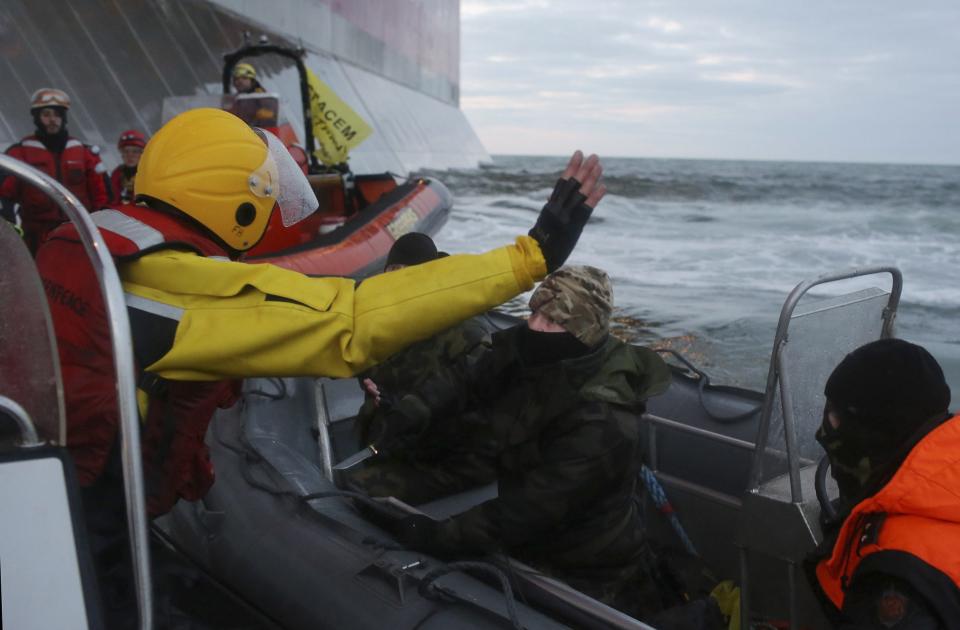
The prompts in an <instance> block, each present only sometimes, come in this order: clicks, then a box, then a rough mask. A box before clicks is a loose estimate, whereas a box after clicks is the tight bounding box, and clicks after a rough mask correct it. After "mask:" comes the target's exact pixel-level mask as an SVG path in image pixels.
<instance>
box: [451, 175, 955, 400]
mask: <svg viewBox="0 0 960 630" xmlns="http://www.w3.org/2000/svg"><path fill="white" fill-rule="evenodd" d="M564 164H565V159H563V158H554V157H530V156H497V157H495V158H494V161H493V164H492V165H490V166H486V167H483V168H480V169H477V170H470V171H454V172H444V173H438V174H436V176H437V177H439V178H440V179H441V181H443V182H444V183H445V184H446V185H447V186H448V187H449V188H450V190H451V191H452V192H453V194H454V197H455V199H456V202H455V206H454V210H453V213H452V215H451V218H450V221H449V222H448V223H447V225H446V226H445V227H444V229H443V230H442V231H441V232H440V234H439V235H438V237H437V242H438V245H439V246H440V248H441V249H444V250H446V251H448V252H450V253H465V252H478V251H483V250H485V249H487V248H490V247H496V246H499V245H503V244H505V243H507V242H510V240H511V239H512V238H513V237H514V236H515V235H517V234H521V233H525V232H526V231H527V230H528V229H529V228H530V226H531V225H532V223H533V221H534V219H535V217H536V213H537V212H538V211H539V210H540V208H541V207H542V205H543V203H544V201H545V199H546V197H547V196H548V194H549V192H550V189H551V188H552V186H553V184H554V182H555V181H556V178H557V176H558V174H559V172H560V171H561V170H562V168H563V166H564ZM603 164H604V178H605V181H606V184H607V187H608V189H609V192H608V193H607V196H606V198H604V200H603V201H602V203H601V204H600V206H599V207H598V208H597V210H596V212H595V213H594V216H593V217H592V218H591V221H590V223H589V225H588V226H587V228H586V229H585V230H584V234H583V237H582V238H581V240H580V243H579V245H578V246H577V249H576V251H575V252H574V254H573V256H572V257H571V259H570V261H569V262H571V263H576V264H590V265H595V266H597V267H601V268H603V269H605V270H606V271H607V272H608V273H609V274H610V275H611V277H612V279H613V282H614V292H615V302H616V316H617V318H618V331H619V332H620V333H622V334H624V335H625V336H627V337H629V338H631V339H634V340H636V341H638V342H641V343H647V344H650V345H655V346H669V347H673V348H675V349H677V350H680V351H681V352H683V353H684V354H685V355H687V356H689V357H690V358H691V359H692V360H693V361H694V362H695V363H697V364H699V365H700V366H701V367H703V368H704V369H705V370H706V371H707V373H708V374H710V376H711V379H712V380H713V381H714V382H723V383H727V384H735V385H740V386H745V387H750V388H754V389H759V390H762V389H763V387H764V381H765V378H766V374H767V370H768V366H769V362H770V352H771V348H772V342H773V335H774V331H775V330H776V323H777V318H778V315H779V312H780V308H781V306H782V305H783V302H784V299H785V298H786V296H787V294H788V293H789V292H790V290H791V289H792V288H793V287H794V286H796V285H797V284H798V283H800V282H801V281H803V280H807V279H810V278H813V277H816V276H818V275H821V274H824V273H828V272H835V271H842V270H847V269H852V268H856V267H865V266H876V265H893V266H896V267H898V268H899V269H900V270H901V271H902V272H903V278H904V287H903V296H902V300H901V304H900V310H899V315H898V317H897V320H896V334H897V336H899V337H902V338H905V339H908V340H910V341H913V342H915V343H919V344H921V345H923V346H925V347H927V348H928V349H929V350H930V351H931V352H932V353H933V354H934V355H935V356H936V357H937V358H938V359H939V360H940V362H941V364H942V365H943V367H944V369H945V372H946V373H947V378H948V381H949V382H950V384H951V387H952V390H953V392H954V403H953V405H952V407H957V406H960V405H958V403H960V245H958V241H960V166H917V165H887V164H833V163H802V162H749V161H710V160H665V159H623V158H613V159H605V160H603ZM865 286H878V287H881V288H888V287H889V286H890V281H889V279H888V277H884V276H874V277H872V278H870V279H868V280H858V281H848V282H845V283H843V284H842V285H840V286H839V287H830V288H827V289H825V290H821V292H823V293H825V294H829V293H831V292H832V293H841V292H846V291H848V290H851V289H857V288H862V287H865ZM523 307H524V302H523V298H521V299H520V300H517V301H515V302H514V303H512V304H511V305H509V306H508V308H509V309H510V310H512V311H514V312H516V313H521V312H523Z"/></svg>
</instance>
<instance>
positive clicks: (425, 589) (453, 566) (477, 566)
mask: <svg viewBox="0 0 960 630" xmlns="http://www.w3.org/2000/svg"><path fill="white" fill-rule="evenodd" d="M455 571H479V572H481V573H486V574H488V575H492V576H493V577H495V578H496V579H497V580H499V581H500V588H501V589H503V598H504V599H505V600H506V602H507V615H508V616H509V617H510V623H511V624H513V627H514V628H516V629H517V630H522V628H523V624H521V623H520V615H519V613H518V612H517V602H516V600H514V597H513V587H512V586H510V580H509V579H507V576H506V574H505V573H504V572H503V571H501V570H500V568H499V567H496V566H494V565H492V564H490V563H488V562H476V561H468V560H462V561H457V562H448V563H447V564H445V565H444V566H442V567H437V568H436V569H433V570H431V571H428V572H427V573H426V574H424V576H423V577H422V578H420V587H419V589H418V592H419V593H420V596H421V597H426V598H434V597H436V595H437V592H438V591H439V589H438V588H437V586H436V585H435V584H434V582H436V581H437V580H438V579H439V578H441V577H443V576H444V575H447V574H448V573H453V572H455ZM439 592H442V593H443V594H445V595H448V596H450V597H455V598H457V599H464V598H462V597H460V596H459V595H457V594H456V593H453V592H450V591H448V590H444V591H439ZM464 601H468V602H471V603H472V600H465V599H464Z"/></svg>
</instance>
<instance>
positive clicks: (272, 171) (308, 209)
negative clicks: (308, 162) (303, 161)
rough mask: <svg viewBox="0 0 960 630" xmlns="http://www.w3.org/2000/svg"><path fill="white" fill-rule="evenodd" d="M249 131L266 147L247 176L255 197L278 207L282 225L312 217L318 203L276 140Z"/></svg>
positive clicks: (267, 135)
mask: <svg viewBox="0 0 960 630" xmlns="http://www.w3.org/2000/svg"><path fill="white" fill-rule="evenodd" d="M253 130H254V131H255V132H257V135H258V136H260V139H261V140H263V142H264V144H266V145H267V157H266V159H265V160H264V162H263V164H261V165H260V166H259V167H258V168H257V169H256V170H255V171H254V172H253V173H251V174H250V179H249V184H250V191H251V192H252V193H253V194H254V195H256V196H258V197H272V198H273V199H274V200H275V201H276V202H277V205H278V206H280V219H281V221H282V222H283V226H284V227H290V226H291V225H293V224H294V223H297V222H298V221H301V220H303V219H305V218H307V217H308V216H310V215H311V214H313V213H314V212H315V211H316V209H317V207H318V206H319V205H320V202H319V201H317V196H316V195H315V194H313V189H312V188H310V182H308V181H307V178H306V177H305V176H304V175H303V170H301V168H300V166H299V165H298V164H297V163H296V161H295V160H294V159H293V156H292V155H290V152H289V151H287V147H285V146H284V145H283V142H281V141H280V138H278V137H276V136H275V135H273V134H272V133H270V132H269V131H264V130H263V129H260V128H259V127H254V128H253Z"/></svg>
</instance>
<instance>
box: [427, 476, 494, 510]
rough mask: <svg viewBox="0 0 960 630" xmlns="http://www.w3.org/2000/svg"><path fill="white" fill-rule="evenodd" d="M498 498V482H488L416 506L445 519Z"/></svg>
mask: <svg viewBox="0 0 960 630" xmlns="http://www.w3.org/2000/svg"><path fill="white" fill-rule="evenodd" d="M496 498H497V482H495V481H494V482H491V483H488V484H487V485H485V486H477V487H476V488H471V489H469V490H464V491H463V492H458V493H457V494H451V495H450V496H446V497H441V498H439V499H434V500H433V501H430V502H429V503H424V504H421V505H418V506H416V508H417V509H418V510H420V511H421V512H423V513H424V514H426V515H427V516H430V517H432V518H435V519H437V520H443V519H445V518H449V517H451V516H456V515H457V514H462V513H464V512H466V511H467V510H469V509H470V508H472V507H475V506H477V505H480V504H481V503H483V502H485V501H489V500H490V499H496Z"/></svg>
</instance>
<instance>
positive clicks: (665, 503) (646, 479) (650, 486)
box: [640, 464, 700, 557]
mask: <svg viewBox="0 0 960 630" xmlns="http://www.w3.org/2000/svg"><path fill="white" fill-rule="evenodd" d="M640 477H641V478H643V484H644V485H645V486H646V487H647V491H648V492H649V493H650V498H652V499H653V504H654V505H656V506H657V509H658V510H659V511H660V513H661V514H663V515H664V516H666V517H667V520H668V521H670V526H671V527H672V528H673V531H674V532H676V534H677V536H678V537H679V538H680V542H681V543H683V547H684V549H686V550H687V552H689V553H690V554H691V555H694V556H698V557H699V556H700V554H699V553H697V548H696V547H694V546H693V541H692V540H690V536H688V535H687V530H685V529H684V528H683V525H682V524H681V523H680V518H679V517H678V516H677V513H676V511H675V510H674V509H673V505H672V504H671V503H670V499H668V498H667V491H666V490H664V488H663V485H661V483H660V480H658V479H657V476H656V475H655V474H653V471H652V470H650V469H649V468H647V466H646V464H644V465H643V467H642V468H640Z"/></svg>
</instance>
